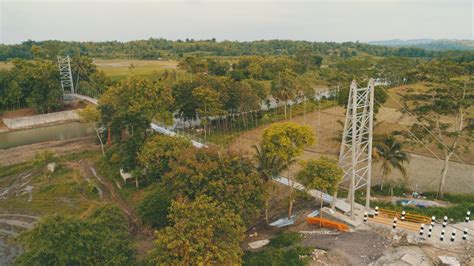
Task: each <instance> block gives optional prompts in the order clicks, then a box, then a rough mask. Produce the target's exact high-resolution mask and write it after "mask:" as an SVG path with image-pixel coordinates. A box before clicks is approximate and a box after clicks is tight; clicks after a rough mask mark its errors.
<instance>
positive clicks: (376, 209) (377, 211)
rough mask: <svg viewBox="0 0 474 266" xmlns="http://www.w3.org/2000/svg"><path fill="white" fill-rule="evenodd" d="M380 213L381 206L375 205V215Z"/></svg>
mask: <svg viewBox="0 0 474 266" xmlns="http://www.w3.org/2000/svg"><path fill="white" fill-rule="evenodd" d="M377 215H379V206H375V216H377Z"/></svg>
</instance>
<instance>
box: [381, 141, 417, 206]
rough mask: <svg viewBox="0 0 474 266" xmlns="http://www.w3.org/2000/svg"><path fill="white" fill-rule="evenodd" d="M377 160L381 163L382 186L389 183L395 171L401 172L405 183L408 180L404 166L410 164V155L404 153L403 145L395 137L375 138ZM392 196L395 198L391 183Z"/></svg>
mask: <svg viewBox="0 0 474 266" xmlns="http://www.w3.org/2000/svg"><path fill="white" fill-rule="evenodd" d="M374 139H375V154H374V155H375V156H374V157H375V159H376V160H378V161H380V162H381V165H380V170H381V172H382V184H381V186H380V187H381V189H383V182H384V181H387V180H386V179H387V177H388V176H389V175H390V174H391V173H392V170H393V169H396V170H398V171H400V173H401V174H402V176H403V178H404V179H405V181H406V180H407V178H408V176H407V172H406V168H405V166H404V164H405V163H409V162H410V155H409V154H408V153H406V152H404V151H403V150H402V149H403V145H402V144H401V143H400V142H398V141H397V140H396V139H395V137H393V136H387V135H382V136H379V137H375V138H374ZM390 195H391V196H392V197H393V182H390Z"/></svg>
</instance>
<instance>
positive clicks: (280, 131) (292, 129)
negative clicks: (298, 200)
mask: <svg viewBox="0 0 474 266" xmlns="http://www.w3.org/2000/svg"><path fill="white" fill-rule="evenodd" d="M315 142H316V139H315V137H314V133H313V132H312V130H311V128H310V127H308V126H300V125H298V124H295V123H291V122H288V123H278V124H273V125H271V126H270V127H268V128H266V129H265V130H264V131H263V137H262V147H263V149H265V151H266V152H267V153H268V155H269V156H275V157H277V158H279V160H281V161H283V162H284V163H285V164H286V165H288V166H289V164H290V163H291V162H292V161H293V160H294V159H295V158H296V157H297V156H299V155H301V154H302V153H303V148H304V147H306V146H307V145H313V144H314V143H315ZM288 180H289V183H290V184H289V185H290V186H289V190H290V197H289V201H290V202H289V208H288V218H290V217H291V213H292V209H293V184H292V181H291V175H290V174H288Z"/></svg>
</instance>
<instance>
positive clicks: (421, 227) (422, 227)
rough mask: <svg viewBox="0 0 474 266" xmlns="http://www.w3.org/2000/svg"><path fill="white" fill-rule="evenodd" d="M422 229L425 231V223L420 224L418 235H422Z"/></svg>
mask: <svg viewBox="0 0 474 266" xmlns="http://www.w3.org/2000/svg"><path fill="white" fill-rule="evenodd" d="M424 231H425V225H424V224H421V226H420V237H423V234H424Z"/></svg>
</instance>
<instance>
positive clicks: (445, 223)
mask: <svg viewBox="0 0 474 266" xmlns="http://www.w3.org/2000/svg"><path fill="white" fill-rule="evenodd" d="M447 224H448V216H444V218H443V228H446V225H447Z"/></svg>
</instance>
